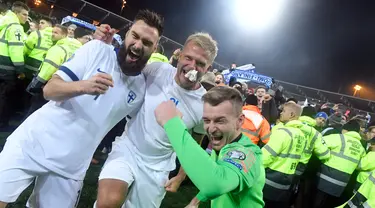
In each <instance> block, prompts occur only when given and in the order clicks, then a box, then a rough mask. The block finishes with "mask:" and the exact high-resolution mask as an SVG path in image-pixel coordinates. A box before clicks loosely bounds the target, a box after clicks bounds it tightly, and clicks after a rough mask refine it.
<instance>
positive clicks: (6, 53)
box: [0, 11, 25, 79]
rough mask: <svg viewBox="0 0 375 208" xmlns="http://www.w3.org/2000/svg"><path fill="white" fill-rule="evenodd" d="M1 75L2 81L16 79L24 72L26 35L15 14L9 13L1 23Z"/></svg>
mask: <svg viewBox="0 0 375 208" xmlns="http://www.w3.org/2000/svg"><path fill="white" fill-rule="evenodd" d="M0 28H2V29H1V32H0V74H2V76H1V78H2V79H15V74H16V71H17V72H24V57H23V46H24V43H23V40H24V36H25V33H24V31H23V27H22V25H20V23H19V20H18V17H17V15H16V14H15V13H13V12H11V11H9V12H8V13H7V14H6V16H4V17H3V18H1V21H0Z"/></svg>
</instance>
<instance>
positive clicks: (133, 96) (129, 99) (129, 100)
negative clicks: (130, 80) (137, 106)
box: [128, 90, 137, 103]
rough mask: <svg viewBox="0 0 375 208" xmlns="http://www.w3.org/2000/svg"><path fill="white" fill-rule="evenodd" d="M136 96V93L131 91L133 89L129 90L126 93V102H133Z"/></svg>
mask: <svg viewBox="0 0 375 208" xmlns="http://www.w3.org/2000/svg"><path fill="white" fill-rule="evenodd" d="M136 97H137V95H136V94H135V93H134V92H133V90H130V91H129V94H128V103H131V102H133V101H134V100H135V98H136Z"/></svg>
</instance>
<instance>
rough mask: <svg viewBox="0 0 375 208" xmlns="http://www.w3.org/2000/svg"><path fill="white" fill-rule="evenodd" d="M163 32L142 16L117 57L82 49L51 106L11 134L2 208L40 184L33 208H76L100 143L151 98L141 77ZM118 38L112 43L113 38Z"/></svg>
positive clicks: (104, 49)
mask: <svg viewBox="0 0 375 208" xmlns="http://www.w3.org/2000/svg"><path fill="white" fill-rule="evenodd" d="M162 31H163V21H162V19H161V18H160V16H159V15H157V14H156V13H153V12H150V11H147V10H146V11H140V12H139V13H138V14H137V16H136V18H135V21H134V24H133V25H132V27H131V28H130V30H129V31H128V33H127V34H126V37H125V41H124V44H123V45H122V47H121V48H120V51H119V53H118V55H116V53H115V51H114V48H113V47H112V46H110V45H108V44H106V43H108V40H106V39H104V40H105V42H106V43H103V42H102V41H99V40H95V41H91V42H89V43H87V44H86V45H84V46H82V47H81V48H80V49H79V50H78V51H77V52H76V53H75V55H74V56H73V57H72V58H71V60H70V61H68V62H67V63H65V64H63V66H62V67H60V69H59V71H57V72H56V74H55V75H54V76H53V78H52V79H51V80H50V81H49V82H48V84H47V85H46V86H45V88H44V96H45V97H46V99H49V100H51V101H50V102H49V103H47V104H46V105H44V106H43V107H42V108H40V109H39V110H38V111H36V112H35V113H33V114H32V115H30V116H29V117H28V118H27V119H26V120H25V121H24V122H23V123H22V124H21V125H20V126H19V127H18V128H17V129H16V130H15V132H13V134H11V135H10V136H9V137H8V139H7V142H6V144H5V147H4V150H3V151H2V152H1V153H0V208H4V207H5V206H6V205H7V203H11V202H14V201H16V200H17V198H18V196H19V195H20V194H21V192H23V190H24V189H26V188H27V187H28V186H29V185H30V184H31V183H32V182H33V181H34V180H35V181H36V182H35V187H34V191H33V193H32V195H31V197H30V198H29V201H28V204H27V206H28V207H30V208H36V207H40V208H44V207H46V208H47V207H48V208H52V207H53V208H71V207H75V206H76V205H77V204H78V203H77V202H78V198H79V193H80V190H81V188H82V184H83V179H84V176H85V174H86V170H87V168H88V167H89V165H90V161H91V158H92V156H93V153H94V152H95V149H96V148H97V146H98V145H99V143H100V141H101V140H102V138H103V137H104V135H106V134H107V133H108V131H109V130H110V129H111V128H112V127H113V126H114V125H115V124H116V123H117V122H119V121H120V120H121V119H122V118H124V117H125V116H126V115H129V114H130V115H135V113H136V112H137V111H138V110H139V108H140V107H141V104H142V103H143V99H144V93H145V78H144V75H143V74H141V71H142V69H143V68H144V66H145V65H146V63H147V60H148V59H149V57H150V55H151V53H152V52H153V51H154V50H155V49H156V46H157V43H158V41H159V38H160V36H161V34H162ZM113 34H114V33H113V30H111V31H110V32H109V35H108V37H107V39H111V40H112V37H113Z"/></svg>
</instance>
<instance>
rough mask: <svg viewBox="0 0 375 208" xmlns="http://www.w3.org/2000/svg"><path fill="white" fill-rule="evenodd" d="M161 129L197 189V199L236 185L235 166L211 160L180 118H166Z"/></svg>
mask: <svg viewBox="0 0 375 208" xmlns="http://www.w3.org/2000/svg"><path fill="white" fill-rule="evenodd" d="M164 129H165V131H166V133H167V136H168V138H169V140H170V142H171V144H172V146H173V149H174V151H175V152H176V154H177V157H178V159H179V161H180V163H181V165H182V167H183V168H184V170H185V172H186V174H187V175H188V176H189V178H190V179H191V180H192V182H193V183H194V184H195V186H196V187H197V188H198V189H199V190H200V192H199V194H198V196H197V198H198V199H199V200H201V201H204V200H207V199H213V198H216V197H218V196H220V195H222V194H225V193H229V192H231V191H233V190H235V189H236V188H237V187H239V185H240V177H241V176H240V175H239V174H238V172H237V171H236V170H235V169H234V168H236V167H235V166H234V165H232V164H230V163H228V165H226V164H223V163H217V162H215V161H213V160H212V159H211V158H210V156H209V155H208V154H207V153H206V152H205V151H204V150H203V149H202V148H201V147H200V146H199V145H198V144H197V143H196V142H195V140H194V139H193V138H192V137H191V135H190V134H189V133H188V131H187V128H186V126H185V124H184V123H183V122H182V121H181V119H180V118H178V117H175V118H173V119H171V120H169V121H168V122H167V123H166V124H165V125H164ZM230 166H233V167H230Z"/></svg>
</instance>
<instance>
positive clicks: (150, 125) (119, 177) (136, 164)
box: [94, 25, 218, 208]
mask: <svg viewBox="0 0 375 208" xmlns="http://www.w3.org/2000/svg"><path fill="white" fill-rule="evenodd" d="M106 26H108V25H106ZM105 34H106V33H105V31H104V30H103V29H102V27H100V29H99V30H97V31H96V35H97V37H105ZM217 50H218V49H217V44H216V41H215V40H213V39H212V37H211V36H210V35H209V34H206V33H196V34H193V35H191V36H189V37H188V39H187V40H186V42H185V45H184V48H183V50H182V51H181V55H180V57H179V60H178V64H177V69H176V68H174V67H173V66H171V65H170V64H168V63H161V62H159V63H157V62H155V63H151V64H149V65H147V66H146V67H145V69H144V74H145V76H146V95H145V101H144V103H143V105H142V107H141V110H140V111H139V112H138V113H137V115H136V116H135V117H133V118H132V119H131V120H130V121H129V122H128V123H127V126H126V129H125V131H124V133H123V135H122V136H121V137H117V138H116V141H115V142H114V143H113V149H112V152H111V153H110V155H109V156H108V159H107V161H106V163H105V165H104V166H103V169H102V172H101V173H100V176H99V189H98V198H97V202H96V205H94V207H97V208H115V207H116V208H117V207H121V206H122V207H126V208H154V207H159V206H160V204H161V201H162V200H163V198H164V195H165V192H166V190H167V191H176V190H177V189H178V187H179V185H180V184H181V182H182V181H183V179H184V178H185V176H186V175H185V173H184V172H183V170H181V169H180V172H179V174H178V175H177V176H176V177H174V178H172V179H171V180H168V174H169V172H170V171H171V170H174V169H175V160H176V155H175V153H174V152H173V149H172V146H171V144H170V142H169V140H168V138H167V136H166V134H165V132H164V131H163V128H161V127H160V126H159V125H158V123H157V122H156V120H155V116H154V110H155V108H156V107H157V105H158V104H160V103H161V102H163V101H166V100H172V101H173V102H174V103H175V104H176V107H177V109H178V110H179V111H181V112H182V114H183V115H184V116H183V121H184V122H185V124H186V125H187V127H188V128H190V129H191V128H193V127H194V126H197V125H198V124H200V122H201V118H202V114H203V103H202V101H201V97H202V96H203V94H205V93H206V90H205V89H204V88H203V87H202V86H201V84H200V83H199V80H200V78H201V77H202V76H203V75H204V74H205V73H206V72H207V70H208V68H209V67H210V66H211V64H212V63H213V61H214V59H215V57H216V55H217Z"/></svg>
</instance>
